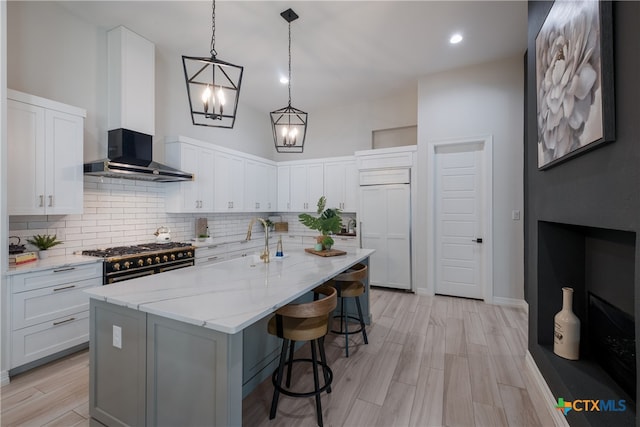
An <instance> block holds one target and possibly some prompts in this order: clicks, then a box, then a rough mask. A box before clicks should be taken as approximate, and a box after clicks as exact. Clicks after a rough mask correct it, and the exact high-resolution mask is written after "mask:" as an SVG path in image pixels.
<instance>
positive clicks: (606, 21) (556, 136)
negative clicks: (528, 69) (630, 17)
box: [536, 0, 615, 169]
mask: <svg viewBox="0 0 640 427" xmlns="http://www.w3.org/2000/svg"><path fill="white" fill-rule="evenodd" d="M612 31H613V29H612V24H611V2H609V1H602V2H601V1H598V0H582V1H563V0H556V2H555V3H554V4H553V6H552V7H551V9H550V11H549V14H548V15H547V17H546V19H545V21H544V23H543V24H542V27H541V28H540V32H539V33H538V35H537V37H536V101H537V103H536V105H537V111H536V112H537V124H538V168H539V169H546V168H549V167H551V166H554V165H556V164H558V163H560V162H563V161H565V160H568V159H570V158H572V157H575V156H576V155H578V154H581V153H583V152H585V151H587V150H590V149H593V148H595V147H597V146H598V145H600V144H601V143H604V142H608V141H612V140H613V139H614V137H615V133H614V131H615V123H614V103H613V98H614V93H613V52H612V50H613V43H612Z"/></svg>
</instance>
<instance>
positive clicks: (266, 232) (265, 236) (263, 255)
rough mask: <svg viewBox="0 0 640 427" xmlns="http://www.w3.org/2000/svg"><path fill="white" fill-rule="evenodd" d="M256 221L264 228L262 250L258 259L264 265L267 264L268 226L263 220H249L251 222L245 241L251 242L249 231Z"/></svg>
mask: <svg viewBox="0 0 640 427" xmlns="http://www.w3.org/2000/svg"><path fill="white" fill-rule="evenodd" d="M256 221H260V222H261V223H262V225H263V226H264V250H263V251H262V253H261V254H260V259H261V260H262V261H264V262H265V263H268V262H269V226H268V225H267V222H266V221H265V220H264V219H262V218H253V219H252V220H251V222H250V223H249V229H248V230H247V238H246V240H247V241H249V240H251V230H252V229H253V224H254V223H255V222H256Z"/></svg>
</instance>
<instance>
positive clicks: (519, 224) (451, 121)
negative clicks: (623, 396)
mask: <svg viewBox="0 0 640 427" xmlns="http://www.w3.org/2000/svg"><path fill="white" fill-rule="evenodd" d="M523 79H524V74H523V60H522V58H521V57H516V58H511V59H506V60H500V61H496V62H491V63H486V64H481V65H477V66H473V67H469V68H464V69H458V70H454V71H449V72H445V73H438V74H434V75H429V76H425V77H423V78H422V79H420V81H419V84H418V151H419V160H418V167H419V178H418V181H419V182H418V184H419V185H420V187H419V188H420V189H419V191H420V194H425V191H426V185H424V184H423V183H425V184H426V182H427V180H428V179H429V171H427V170H426V149H427V144H428V142H429V141H439V140H443V139H451V138H465V137H477V136H483V135H492V136H493V197H494V200H493V236H492V239H493V248H494V253H493V279H494V280H493V282H494V283H493V295H494V297H498V298H507V299H518V300H521V299H523V298H524V284H523V277H524V260H523V257H524V249H523V248H524V236H523V221H522V220H521V221H513V220H512V219H511V211H512V210H515V209H517V210H520V212H521V214H522V213H523V211H522V210H523V181H522V180H523V172H522V165H523V130H522V129H523V103H524V99H523ZM418 210H419V212H420V215H419V224H418V227H417V228H418V230H417V233H418V236H417V239H419V241H420V242H425V241H426V230H427V212H428V206H427V205H426V199H425V198H424V197H419V199H418ZM418 259H426V246H425V245H424V244H421V245H419V248H418ZM425 264H426V263H418V266H417V268H418V272H417V273H418V274H417V277H427V271H426V267H425ZM418 286H420V287H421V288H423V289H426V283H419V284H418Z"/></svg>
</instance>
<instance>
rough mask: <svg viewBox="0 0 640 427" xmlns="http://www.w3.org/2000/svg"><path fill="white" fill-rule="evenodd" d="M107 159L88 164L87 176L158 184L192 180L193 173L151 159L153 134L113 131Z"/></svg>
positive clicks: (85, 169) (109, 141)
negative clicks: (155, 182)
mask: <svg viewBox="0 0 640 427" xmlns="http://www.w3.org/2000/svg"><path fill="white" fill-rule="evenodd" d="M107 156H108V158H107V159H102V160H96V161H94V162H90V163H85V164H84V173H85V175H93V176H102V177H107V178H124V179H137V180H143V181H157V182H176V181H192V180H193V174H191V173H188V172H183V171H181V170H178V169H175V168H172V167H171V166H166V165H163V164H161V163H158V162H154V161H153V160H151V158H152V141H151V135H146V134H143V133H140V132H135V131H132V130H128V129H114V130H110V131H109V138H108V152H107Z"/></svg>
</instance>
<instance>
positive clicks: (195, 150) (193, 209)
mask: <svg viewBox="0 0 640 427" xmlns="http://www.w3.org/2000/svg"><path fill="white" fill-rule="evenodd" d="M165 157H166V159H167V160H166V162H167V164H168V165H169V166H173V167H175V168H177V169H180V170H184V171H188V172H191V173H193V176H194V180H193V181H182V182H171V183H167V198H166V210H167V212H171V213H208V212H213V201H214V194H213V191H214V185H213V184H214V181H213V180H214V173H213V167H214V151H213V150H211V149H208V148H204V147H200V146H197V145H193V144H189V143H186V142H179V141H178V142H169V143H167V144H166V145H165Z"/></svg>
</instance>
